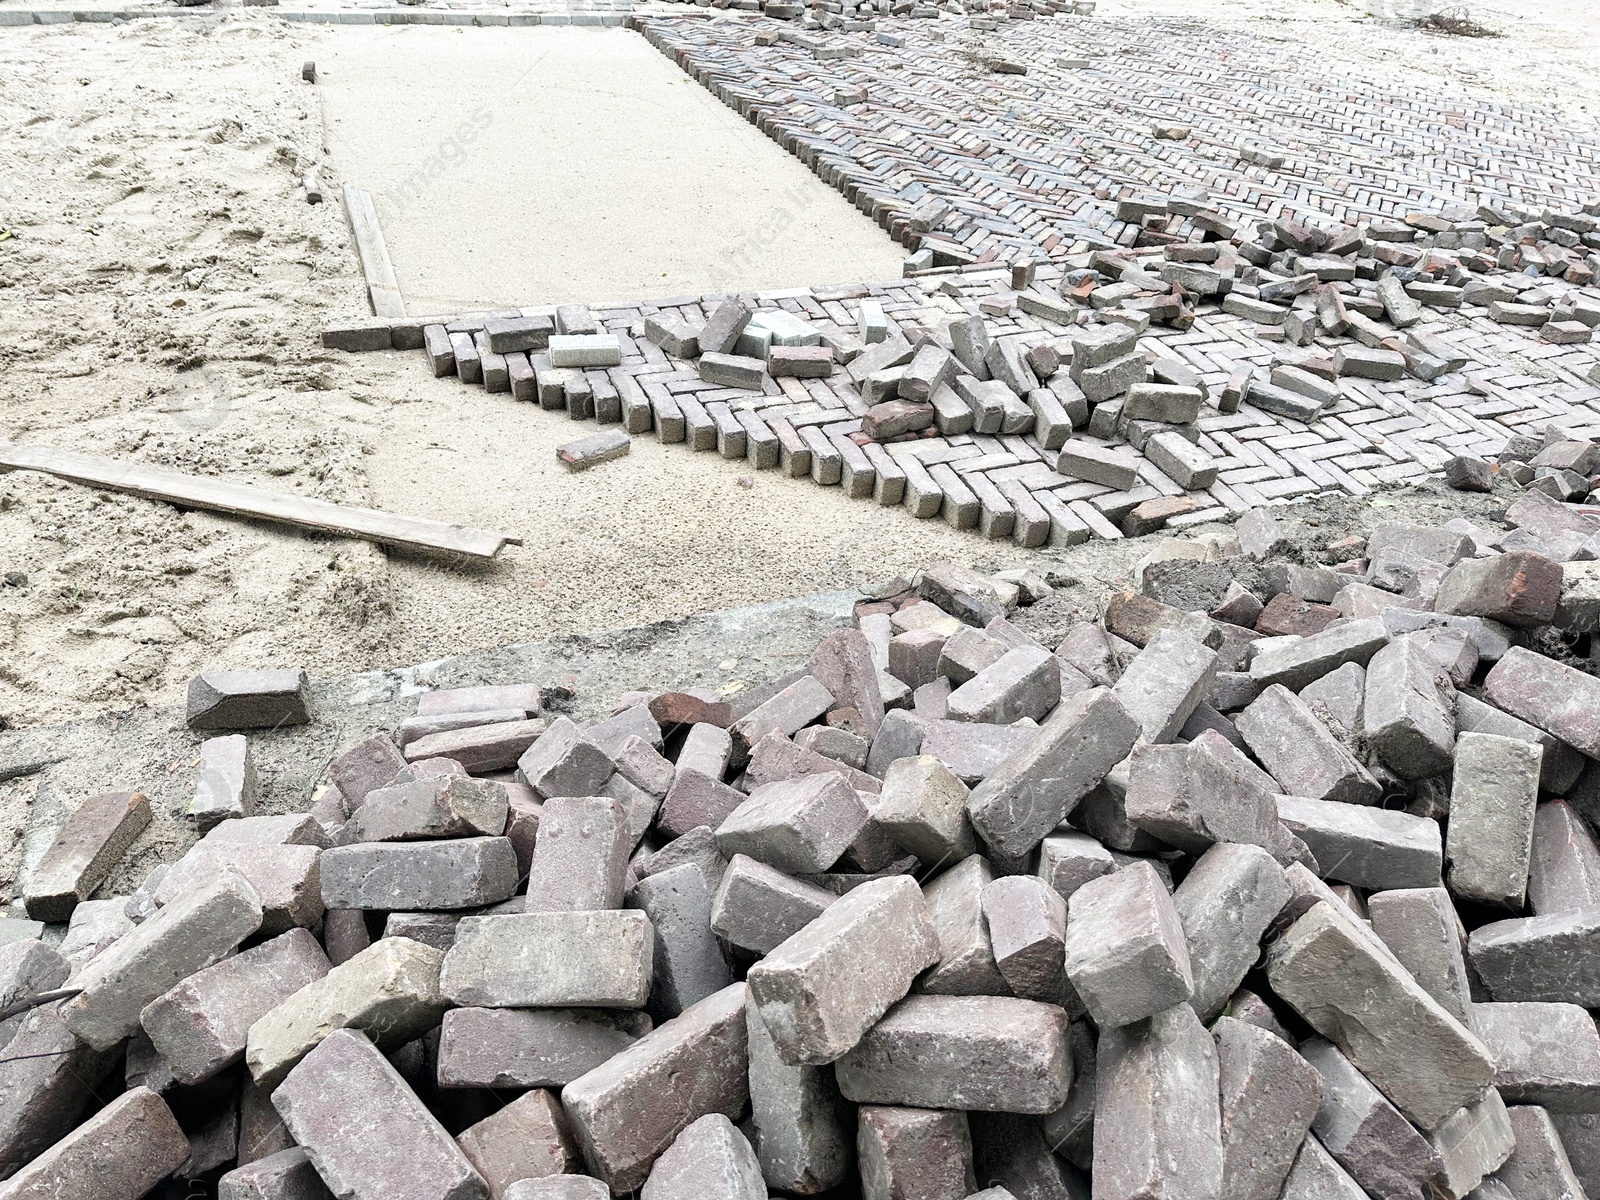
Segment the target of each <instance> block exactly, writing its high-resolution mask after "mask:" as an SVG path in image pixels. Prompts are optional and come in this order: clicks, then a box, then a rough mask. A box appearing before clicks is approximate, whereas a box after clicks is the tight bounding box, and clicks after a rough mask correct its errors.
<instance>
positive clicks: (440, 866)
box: [318, 837, 518, 912]
mask: <svg viewBox="0 0 1600 1200" xmlns="http://www.w3.org/2000/svg"><path fill="white" fill-rule="evenodd" d="M318 867H319V873H320V875H321V878H322V900H323V903H324V904H326V905H327V906H328V907H329V908H377V909H384V910H387V911H390V912H417V911H426V910H432V909H455V908H477V907H479V906H480V905H485V904H498V903H499V902H500V901H502V900H505V899H507V898H508V897H510V896H511V894H512V892H514V891H515V890H516V886H517V878H518V874H517V855H516V851H515V850H513V849H512V847H511V841H510V839H509V838H504V837H480V838H456V839H450V840H446V841H437V842H367V843H363V844H361V845H356V846H335V847H334V848H333V849H331V850H324V851H323V852H322V856H321V859H320V860H319V863H318Z"/></svg>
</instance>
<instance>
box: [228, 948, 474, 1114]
mask: <svg viewBox="0 0 1600 1200" xmlns="http://www.w3.org/2000/svg"><path fill="white" fill-rule="evenodd" d="M443 959H444V955H443V954H441V953H440V952H439V951H438V950H436V949H434V948H433V947H432V946H425V945H423V944H422V943H421V942H414V941H412V940H410V939H409V938H382V939H380V940H379V941H377V942H375V943H374V944H373V945H372V946H371V947H370V948H369V949H367V950H364V951H362V952H361V953H360V954H357V955H356V956H355V957H354V958H352V959H350V960H349V961H348V962H344V963H341V964H339V965H338V966H336V967H333V968H332V969H331V970H329V971H328V973H327V974H326V975H324V976H323V977H322V978H320V979H318V980H315V981H313V982H312V983H309V984H306V985H305V986H303V987H301V988H300V989H299V990H298V991H296V992H294V993H292V994H291V995H290V996H288V997H287V998H286V999H284V1000H283V1001H282V1002H280V1003H279V1004H278V1005H277V1006H276V1007H274V1008H272V1009H270V1010H269V1011H268V1012H266V1013H265V1014H264V1015H262V1016H261V1017H258V1018H257V1019H256V1020H255V1021H254V1022H253V1023H252V1024H251V1026H250V1028H249V1030H248V1033H247V1035H246V1040H245V1064H246V1065H247V1066H248V1067H249V1068H250V1074H251V1076H252V1077H253V1078H254V1079H255V1081H256V1083H257V1084H258V1085H260V1086H262V1087H269V1088H270V1087H276V1086H277V1085H278V1084H279V1083H280V1082H281V1081H282V1080H283V1078H284V1076H285V1075H287V1074H288V1073H289V1070H290V1069H291V1068H292V1067H293V1066H294V1065H295V1064H296V1063H297V1062H299V1061H300V1060H301V1059H302V1058H303V1057H304V1056H305V1055H306V1054H307V1053H308V1052H309V1051H310V1050H311V1049H312V1047H314V1046H316V1045H317V1044H319V1043H320V1042H321V1041H322V1040H323V1039H324V1038H326V1037H327V1036H328V1035H329V1034H330V1033H332V1032H333V1031H334V1030H337V1029H344V1028H352V1029H359V1030H363V1031H365V1032H366V1033H368V1034H370V1035H371V1036H373V1037H375V1038H377V1039H378V1043H379V1045H381V1046H385V1047H393V1046H397V1045H402V1044H404V1043H405V1042H408V1041H410V1040H411V1039H412V1038H415V1037H420V1036H421V1035H422V1034H423V1033H424V1032H425V1031H426V1030H428V1029H430V1028H432V1027H433V1026H434V1025H436V1024H438V1021H439V1014H440V1012H441V1011H442V1010H443V1008H444V1001H443V1000H442V999H441V997H440V995H439V965H440V963H441V962H442V961H443Z"/></svg>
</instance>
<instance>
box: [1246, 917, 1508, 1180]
mask: <svg viewBox="0 0 1600 1200" xmlns="http://www.w3.org/2000/svg"><path fill="white" fill-rule="evenodd" d="M1266 970H1267V978H1268V979H1269V980H1271V982H1272V986H1273V990H1274V991H1275V992H1276V993H1277V994H1278V996H1279V997H1281V998H1282V999H1283V1000H1284V1001H1285V1002H1287V1003H1288V1004H1290V1005H1292V1006H1293V1007H1294V1009H1295V1011H1296V1012H1298V1013H1299V1014H1300V1015H1301V1016H1302V1017H1304V1018H1305V1019H1306V1021H1307V1022H1308V1023H1309V1024H1310V1025H1311V1026H1312V1028H1314V1029H1316V1030H1317V1031H1318V1032H1319V1033H1322V1034H1323V1035H1324V1036H1326V1037H1330V1038H1336V1039H1338V1041H1339V1046H1340V1049H1341V1050H1342V1051H1344V1053H1345V1055H1346V1056H1347V1057H1348V1058H1349V1060H1350V1062H1351V1063H1352V1064H1353V1065H1354V1066H1355V1067H1356V1068H1357V1069H1358V1070H1360V1071H1361V1072H1362V1073H1363V1074H1364V1075H1366V1076H1367V1077H1368V1078H1369V1079H1371V1080H1372V1082H1373V1083H1374V1084H1376V1085H1377V1086H1378V1087H1379V1088H1381V1089H1382V1090H1383V1092H1384V1094H1385V1095H1387V1096H1388V1097H1389V1098H1390V1099H1391V1100H1392V1101H1394V1103H1395V1104H1396V1105H1398V1106H1399V1107H1400V1109H1401V1110H1402V1111H1404V1112H1405V1113H1406V1114H1407V1115H1408V1116H1409V1117H1411V1119H1412V1120H1414V1121H1416V1122H1417V1124H1418V1125H1420V1126H1421V1127H1422V1128H1423V1129H1425V1130H1428V1129H1435V1128H1437V1127H1438V1126H1439V1124H1440V1123H1441V1122H1442V1121H1443V1120H1444V1119H1445V1118H1446V1117H1448V1116H1450V1114H1451V1113H1453V1112H1455V1110H1456V1109H1458V1108H1460V1107H1462V1106H1463V1105H1465V1104H1469V1103H1471V1102H1472V1101H1473V1100H1474V1099H1475V1098H1476V1097H1477V1095H1478V1093H1479V1092H1481V1091H1482V1090H1483V1089H1484V1088H1485V1087H1488V1086H1489V1085H1490V1083H1491V1082H1492V1081H1493V1076H1494V1064H1493V1062H1492V1061H1491V1060H1490V1058H1489V1054H1488V1051H1487V1050H1486V1049H1485V1048H1484V1046H1483V1043H1482V1042H1480V1041H1479V1040H1478V1039H1477V1038H1476V1037H1475V1036H1473V1034H1472V1033H1471V1031H1470V1030H1468V1029H1467V1028H1466V1027H1464V1026H1463V1025H1462V1024H1461V1022H1459V1021H1457V1020H1456V1019H1455V1018H1454V1017H1452V1016H1451V1015H1450V1014H1449V1013H1448V1012H1447V1011H1445V1009H1444V1008H1443V1007H1442V1006H1441V1005H1440V1004H1439V1002H1438V1001H1436V1000H1434V999H1433V997H1432V996H1430V995H1428V993H1427V992H1426V991H1424V990H1423V989H1422V987H1421V985H1420V984H1418V983H1417V982H1416V980H1414V979H1413V978H1412V977H1411V975H1410V973H1409V972H1407V971H1405V970H1404V969H1403V968H1401V967H1400V965H1399V964H1398V963H1396V962H1395V961H1394V960H1393V959H1392V958H1390V957H1388V956H1387V955H1386V954H1384V953H1382V952H1381V951H1379V950H1377V949H1376V947H1375V946H1374V944H1373V942H1372V941H1371V940H1370V939H1369V937H1368V935H1366V934H1364V933H1361V932H1357V930H1356V929H1355V928H1354V918H1352V917H1349V916H1341V915H1340V914H1339V913H1337V912H1335V911H1334V910H1333V908H1332V907H1330V906H1329V905H1326V904H1316V905H1313V906H1312V907H1311V908H1310V909H1309V910H1308V911H1307V912H1306V913H1305V915H1303V916H1302V917H1300V919H1299V920H1297V921H1296V922H1295V923H1294V924H1293V925H1291V926H1290V927H1289V928H1288V930H1287V931H1286V932H1285V933H1284V935H1283V937H1282V938H1281V939H1280V940H1279V941H1278V942H1276V943H1275V944H1274V945H1273V946H1272V948H1271V949H1270V950H1269V951H1268V957H1267V966H1266ZM1330 1149H1331V1147H1330Z"/></svg>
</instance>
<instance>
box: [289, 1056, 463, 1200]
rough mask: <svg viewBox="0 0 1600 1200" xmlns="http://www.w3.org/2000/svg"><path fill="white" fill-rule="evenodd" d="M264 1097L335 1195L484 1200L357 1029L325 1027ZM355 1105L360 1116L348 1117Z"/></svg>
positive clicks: (442, 1135)
mask: <svg viewBox="0 0 1600 1200" xmlns="http://www.w3.org/2000/svg"><path fill="white" fill-rule="evenodd" d="M272 1102H273V1104H274V1106H275V1107H276V1108H277V1110H278V1112H279V1114H280V1115H282V1117H283V1121H284V1124H285V1125H287V1126H288V1128H289V1132H290V1133H291V1134H293V1135H294V1139H295V1141H296V1142H298V1143H299V1144H300V1146H301V1147H302V1148H303V1149H304V1150H305V1152H306V1154H307V1155H308V1156H309V1157H310V1159H311V1162H312V1164H313V1165H314V1166H315V1167H316V1168H317V1174H319V1175H320V1176H322V1179H323V1181H324V1182H325V1183H326V1184H327V1185H328V1188H329V1190H330V1191H331V1192H333V1193H334V1194H335V1195H338V1196H349V1197H351V1200H379V1197H384V1198H389V1197H393V1198H394V1200H401V1198H407V1200H409V1198H412V1197H415V1198H416V1200H422V1198H423V1197H429V1196H448V1197H451V1198H452V1200H488V1196H489V1188H488V1186H487V1184H486V1183H485V1182H484V1180H483V1178H482V1177H481V1176H480V1175H479V1174H478V1173H477V1172H476V1171H475V1170H474V1169H473V1167H472V1164H471V1162H470V1161H469V1160H468V1159H467V1157H466V1155H465V1154H463V1153H462V1152H461V1149H460V1147H458V1146H457V1145H456V1143H455V1141H454V1140H453V1139H452V1138H451V1137H450V1135H449V1134H448V1133H447V1132H446V1131H445V1129H444V1126H442V1125H440V1124H439V1122H438V1121H437V1120H436V1119H435V1118H434V1116H433V1114H432V1113H430V1112H429V1111H428V1110H427V1108H426V1107H425V1106H424V1105H423V1103H422V1101H421V1100H419V1099H417V1097H416V1094H415V1093H413V1092H412V1090H411V1089H410V1087H408V1086H407V1085H406V1082H405V1080H404V1079H402V1078H401V1076H400V1073H399V1072H398V1071H396V1070H395V1068H394V1067H393V1066H392V1065H390V1063H389V1061H388V1059H386V1058H384V1056H383V1055H382V1054H381V1053H380V1052H379V1051H378V1049H377V1048H376V1047H374V1046H373V1044H372V1043H371V1042H370V1041H368V1040H367V1037H366V1035H365V1034H363V1033H361V1032H359V1031H357V1030H353V1029H341V1030H337V1031H335V1032H333V1033H330V1034H329V1035H328V1036H327V1037H326V1038H325V1039H323V1041H322V1043H321V1044H320V1045H318V1046H317V1047H316V1048H315V1049H314V1050H312V1051H311V1052H310V1053H309V1054H307V1055H306V1056H305V1058H304V1059H302V1060H301V1062H300V1063H299V1064H298V1065H297V1066H296V1067H295V1068H294V1070H292V1071H291V1072H289V1075H288V1078H287V1079H285V1080H284V1082H283V1083H282V1084H281V1085H280V1086H279V1087H278V1088H277V1090H275V1091H274V1092H273V1093H272ZM358 1106H359V1111H360V1113H361V1120H360V1121H352V1120H351V1119H350V1114H351V1111H352V1109H353V1108H356V1107H358Z"/></svg>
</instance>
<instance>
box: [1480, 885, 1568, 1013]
mask: <svg viewBox="0 0 1600 1200" xmlns="http://www.w3.org/2000/svg"><path fill="white" fill-rule="evenodd" d="M1597 948H1600V910H1596V909H1592V908H1587V909H1580V910H1579V911H1577V912H1569V913H1556V914H1554V915H1552V916H1547V917H1544V916H1541V917H1513V918H1511V919H1510V920H1506V921H1493V922H1491V923H1489V924H1488V925H1480V926H1479V927H1478V928H1476V929H1474V930H1473V931H1472V934H1471V936H1470V937H1468V939H1467V961H1468V962H1469V963H1470V964H1471V965H1472V969H1473V970H1474V971H1476V972H1477V974H1478V977H1479V978H1480V979H1481V980H1482V981H1483V983H1484V986H1486V987H1487V988H1488V989H1489V993H1490V995H1491V996H1493V997H1494V999H1496V1000H1501V1001H1515V1000H1529V1001H1547V1002H1552V1003H1556V1002H1559V1003H1567V1004H1581V1005H1583V1006H1584V1007H1585V1008H1597V1007H1600V961H1597V954H1596V952H1597Z"/></svg>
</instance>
